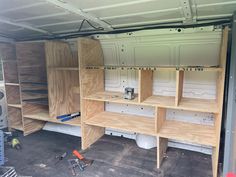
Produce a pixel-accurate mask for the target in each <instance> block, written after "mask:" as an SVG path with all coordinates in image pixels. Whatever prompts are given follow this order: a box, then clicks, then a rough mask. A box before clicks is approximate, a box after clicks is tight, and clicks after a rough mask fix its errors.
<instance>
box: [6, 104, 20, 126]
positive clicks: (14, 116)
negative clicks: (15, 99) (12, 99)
mask: <svg viewBox="0 0 236 177" xmlns="http://www.w3.org/2000/svg"><path fill="white" fill-rule="evenodd" d="M8 124H9V127H10V128H13V129H16V130H21V131H22V130H23V123H22V112H21V109H20V108H17V107H11V106H8Z"/></svg>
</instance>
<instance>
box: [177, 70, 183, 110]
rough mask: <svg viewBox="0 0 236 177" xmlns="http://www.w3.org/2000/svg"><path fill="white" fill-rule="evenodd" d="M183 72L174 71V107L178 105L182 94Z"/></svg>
mask: <svg viewBox="0 0 236 177" xmlns="http://www.w3.org/2000/svg"><path fill="white" fill-rule="evenodd" d="M183 84H184V71H176V96H175V106H178V105H179V102H180V101H181V98H182V94H183Z"/></svg>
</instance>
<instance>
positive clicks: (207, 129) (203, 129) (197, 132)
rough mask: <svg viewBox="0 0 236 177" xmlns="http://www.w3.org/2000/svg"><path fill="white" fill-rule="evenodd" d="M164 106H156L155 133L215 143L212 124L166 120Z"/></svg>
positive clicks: (161, 135)
mask: <svg viewBox="0 0 236 177" xmlns="http://www.w3.org/2000/svg"><path fill="white" fill-rule="evenodd" d="M166 111H167V110H166V108H160V107H158V108H157V125H156V126H157V134H158V136H160V137H162V138H168V139H174V140H179V141H183V142H188V143H195V144H199V145H205V146H212V147H215V146H216V144H217V138H216V129H215V126H214V125H201V124H196V123H191V122H185V121H178V120H168V119H167V118H166Z"/></svg>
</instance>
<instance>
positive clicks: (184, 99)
mask: <svg viewBox="0 0 236 177" xmlns="http://www.w3.org/2000/svg"><path fill="white" fill-rule="evenodd" d="M220 74H221V72H220V71H216V72H194V71H176V97H175V106H176V107H179V108H182V109H185V110H193V111H202V112H213V113H217V112H218V104H217V89H216V88H217V84H219V83H217V80H218V78H217V77H219V75H220ZM188 77H193V78H194V79H195V80H197V79H198V78H201V81H199V82H198V83H197V82H195V83H194V82H193V85H194V87H195V89H194V91H192V93H189V94H188V91H187V87H188V85H187V84H186V83H185V82H186V81H187V80H189V79H188ZM208 78H209V79H210V81H209V80H208ZM204 79H206V81H205V83H206V84H205V85H209V82H210V83H212V82H214V83H213V84H212V85H214V86H213V87H215V88H213V89H211V90H210V92H213V91H214V90H215V97H214V96H211V97H214V98H205V97H207V96H208V95H205V96H204V95H202V94H203V93H201V92H202V90H205V91H206V92H207V89H206V88H205V87H204V85H203V84H201V83H203V82H204V81H203V80H204ZM190 85H191V83H190ZM211 87H212V86H211ZM196 88H197V89H196ZM191 90H192V89H191ZM208 97H209V96H208Z"/></svg>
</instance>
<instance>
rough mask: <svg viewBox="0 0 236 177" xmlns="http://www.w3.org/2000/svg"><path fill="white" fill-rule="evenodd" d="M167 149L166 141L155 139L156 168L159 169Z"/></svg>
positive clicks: (159, 138) (164, 139)
mask: <svg viewBox="0 0 236 177" xmlns="http://www.w3.org/2000/svg"><path fill="white" fill-rule="evenodd" d="M167 147H168V139H167V138H161V137H157V168H160V167H161V164H162V160H163V158H164V156H165V153H166V150H167Z"/></svg>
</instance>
